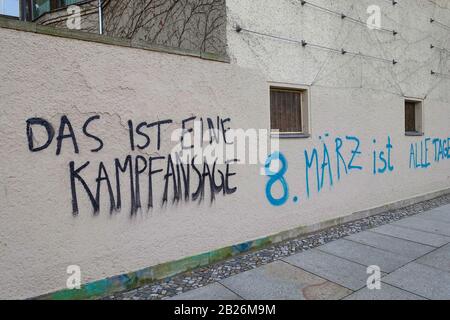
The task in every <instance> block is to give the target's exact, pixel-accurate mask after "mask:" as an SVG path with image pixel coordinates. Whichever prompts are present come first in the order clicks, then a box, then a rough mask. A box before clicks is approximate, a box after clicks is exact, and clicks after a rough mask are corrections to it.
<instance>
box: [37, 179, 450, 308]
mask: <svg viewBox="0 0 450 320" xmlns="http://www.w3.org/2000/svg"><path fill="white" fill-rule="evenodd" d="M446 194H450V188H448V189H444V190H439V191H435V192H431V193H427V194H423V195H417V196H414V197H412V198H408V199H403V200H399V201H395V202H391V203H388V204H385V205H383V206H379V207H373V208H370V209H366V210H363V211H359V212H355V213H353V214H350V215H347V216H343V217H339V218H336V219H332V220H327V221H324V222H319V223H316V224H312V225H309V226H300V227H297V228H294V229H291V230H287V231H282V232H279V233H276V234H273V235H270V236H267V237H262V238H259V239H256V240H251V241H247V242H244V243H240V244H237V245H232V246H228V247H224V248H221V249H217V250H213V251H210V252H206V253H202V254H199V255H194V256H191V257H186V258H183V259H180V260H176V261H170V262H166V263H162V264H159V265H156V266H151V267H147V268H144V269H141V270H138V271H134V272H129V273H126V274H121V275H117V276H113V277H109V278H106V279H102V280H98V281H94V282H90V283H86V284H83V285H82V286H81V288H80V289H73V290H70V289H63V290H60V291H56V292H52V293H48V294H44V295H41V296H38V297H35V298H34V299H40V300H47V299H48V300H75V299H77V300H78V299H95V298H101V297H106V296H108V295H112V294H114V293H116V292H121V291H127V290H132V289H135V288H137V287H140V286H143V285H146V284H149V283H152V282H154V281H157V280H162V279H165V278H168V277H171V276H174V275H177V274H181V273H184V272H187V271H190V270H193V269H196V268H199V267H205V266H207V265H211V264H214V263H217V262H220V261H223V260H226V259H228V258H231V257H233V256H236V255H239V254H243V253H246V252H249V251H252V250H257V249H261V248H263V247H266V246H269V245H272V244H276V243H280V242H283V241H286V240H289V239H292V238H298V237H303V236H307V235H309V234H312V233H316V232H319V231H322V230H325V229H328V228H331V227H335V226H337V225H341V224H344V223H349V222H352V221H356V220H360V219H364V218H367V217H370V216H374V215H377V214H381V213H383V212H386V211H390V210H395V209H399V208H403V207H407V206H410V205H413V204H417V203H420V202H423V201H427V200H431V199H434V198H437V197H440V196H443V195H446Z"/></svg>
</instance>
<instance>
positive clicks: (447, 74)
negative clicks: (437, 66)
mask: <svg viewBox="0 0 450 320" xmlns="http://www.w3.org/2000/svg"><path fill="white" fill-rule="evenodd" d="M431 75H433V76H438V77H443V78H449V79H450V73H440V72H436V71H433V70H431Z"/></svg>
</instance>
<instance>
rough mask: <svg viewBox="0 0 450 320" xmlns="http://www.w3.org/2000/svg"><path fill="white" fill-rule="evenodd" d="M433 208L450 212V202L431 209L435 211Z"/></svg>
mask: <svg viewBox="0 0 450 320" xmlns="http://www.w3.org/2000/svg"><path fill="white" fill-rule="evenodd" d="M433 210H439V211H444V212H447V213H450V204H446V205H444V206H440V207H437V208H435V209H432V210H431V211H433Z"/></svg>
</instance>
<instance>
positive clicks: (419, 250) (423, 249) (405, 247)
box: [344, 231, 436, 259]
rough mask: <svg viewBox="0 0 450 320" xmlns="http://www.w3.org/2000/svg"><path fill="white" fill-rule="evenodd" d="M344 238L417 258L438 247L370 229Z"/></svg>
mask: <svg viewBox="0 0 450 320" xmlns="http://www.w3.org/2000/svg"><path fill="white" fill-rule="evenodd" d="M344 239H347V240H351V241H355V242H359V243H362V244H365V245H369V246H372V247H375V248H378V249H381V250H385V251H389V252H392V253H395V254H399V255H401V256H405V257H408V258H411V259H416V258H418V257H421V256H423V255H424V254H427V253H428V252H430V251H433V250H434V249H436V248H435V247H432V246H427V245H424V244H419V243H416V242H412V241H408V240H404V239H399V238H394V237H391V236H388V235H384V234H381V233H376V232H370V231H364V232H360V233H356V234H353V235H351V236H348V237H346V238H344Z"/></svg>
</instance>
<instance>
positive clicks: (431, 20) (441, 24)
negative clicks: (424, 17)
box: [430, 18, 450, 30]
mask: <svg viewBox="0 0 450 320" xmlns="http://www.w3.org/2000/svg"><path fill="white" fill-rule="evenodd" d="M430 23H433V24H437V25H439V26H441V27H443V28H447V29H449V30H450V27H449V26H448V25H446V24H443V23H442V22H439V21H437V20H436V19H433V18H430Z"/></svg>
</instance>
